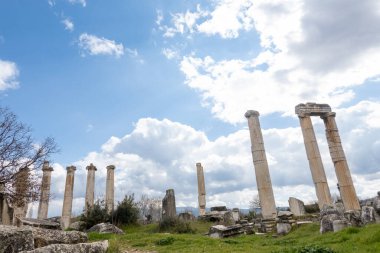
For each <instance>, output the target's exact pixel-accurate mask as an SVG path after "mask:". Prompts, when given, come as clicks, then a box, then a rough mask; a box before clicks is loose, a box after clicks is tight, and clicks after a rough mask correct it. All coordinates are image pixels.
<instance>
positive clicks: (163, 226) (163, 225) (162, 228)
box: [158, 218, 196, 234]
mask: <svg viewBox="0 0 380 253" xmlns="http://www.w3.org/2000/svg"><path fill="white" fill-rule="evenodd" d="M158 231H159V232H172V233H178V234H194V233H195V232H196V230H195V229H193V228H192V227H191V225H190V223H189V222H185V221H182V220H179V219H177V218H166V219H163V220H161V221H160V223H159V224H158Z"/></svg>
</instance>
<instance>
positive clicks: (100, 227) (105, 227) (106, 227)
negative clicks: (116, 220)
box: [87, 223, 124, 234]
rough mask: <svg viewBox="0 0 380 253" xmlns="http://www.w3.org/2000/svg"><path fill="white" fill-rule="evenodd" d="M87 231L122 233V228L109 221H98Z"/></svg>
mask: <svg viewBox="0 0 380 253" xmlns="http://www.w3.org/2000/svg"><path fill="white" fill-rule="evenodd" d="M87 232H98V233H101V234H124V232H123V230H121V229H120V228H118V227H116V226H115V225H113V224H111V223H99V224H96V225H95V226H93V227H91V228H90V229H89V230H87Z"/></svg>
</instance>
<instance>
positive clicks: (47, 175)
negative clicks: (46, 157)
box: [37, 161, 53, 220]
mask: <svg viewBox="0 0 380 253" xmlns="http://www.w3.org/2000/svg"><path fill="white" fill-rule="evenodd" d="M52 171H53V168H52V167H49V162H48V161H45V162H44V164H43V166H42V173H43V174H42V184H41V196H40V204H39V206H38V215H37V219H40V220H42V219H47V216H48V210H49V199H50V183H51V172H52Z"/></svg>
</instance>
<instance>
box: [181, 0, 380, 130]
mask: <svg viewBox="0 0 380 253" xmlns="http://www.w3.org/2000/svg"><path fill="white" fill-rule="evenodd" d="M239 3H240V2H239ZM241 3H246V2H245V1H241ZM247 3H248V2H247ZM228 4H232V2H230V1H222V2H221V3H220V5H218V7H217V8H223V9H224V8H227V7H228V6H229V5H228ZM222 5H223V6H222ZM244 13H245V14H244ZM352 13H355V17H356V18H355V19H352ZM239 15H243V16H244V15H249V17H252V18H253V21H254V27H255V29H256V30H257V32H258V34H259V36H260V42H261V46H262V52H261V53H259V54H258V55H257V56H256V57H255V58H253V59H251V60H240V59H229V60H221V61H215V60H214V59H213V57H211V56H206V57H197V56H196V55H190V56H186V57H184V58H183V60H182V62H181V65H180V68H181V70H182V71H183V73H184V74H185V76H186V83H187V84H188V85H189V86H190V87H192V88H194V89H197V90H198V91H199V92H200V93H201V95H202V98H203V104H204V105H206V106H208V107H210V108H211V111H212V112H213V113H214V115H215V116H216V117H217V118H219V119H221V120H223V121H226V122H230V123H237V122H241V121H244V119H243V118H242V117H241V114H242V113H244V111H245V110H247V109H250V108H252V109H257V110H260V112H261V113H262V114H269V113H273V112H281V113H285V114H288V115H293V110H294V106H295V105H296V104H298V103H299V102H305V101H317V102H324V103H329V104H330V105H332V106H333V107H337V106H340V105H342V104H343V102H348V101H350V100H351V99H352V98H353V97H354V95H355V94H354V93H353V91H352V87H355V86H357V85H361V84H363V83H364V82H366V81H367V80H369V79H371V78H374V77H378V76H379V74H380V69H379V68H377V66H378V65H379V64H380V46H379V45H380V43H379V42H380V39H379V38H378V36H377V35H376V34H377V33H376V32H375V30H376V31H377V30H379V29H380V25H378V24H380V14H379V5H378V4H377V3H376V1H367V2H366V3H365V4H363V3H361V2H356V1H350V3H347V2H343V1H338V0H335V1H328V2H326V3H323V4H320V2H319V1H301V0H299V1H270V2H268V1H255V2H254V3H253V5H252V6H250V7H249V8H248V9H244V8H243V10H240V11H239V14H236V15H235V16H239ZM329 17H334V18H329ZM217 20H218V19H214V21H213V22H217ZM205 22H206V23H207V22H208V21H205ZM209 22H211V21H209ZM247 22H248V21H247ZM218 24H220V25H221V26H222V24H223V22H222V21H220V23H218ZM247 24H250V23H249V22H248V23H247ZM215 27H216V25H215ZM247 27H249V25H247ZM247 29H248V28H247ZM216 31H217V30H215V32H216ZM232 31H237V30H236V29H235V30H234V29H232ZM218 33H221V32H218ZM228 34H231V36H232V35H233V36H235V35H236V36H237V33H234V32H230V33H228Z"/></svg>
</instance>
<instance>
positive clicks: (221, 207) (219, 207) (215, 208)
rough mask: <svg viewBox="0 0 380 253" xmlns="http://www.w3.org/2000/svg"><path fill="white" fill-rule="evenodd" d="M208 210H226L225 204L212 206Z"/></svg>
mask: <svg viewBox="0 0 380 253" xmlns="http://www.w3.org/2000/svg"><path fill="white" fill-rule="evenodd" d="M210 211H211V212H212V211H219V212H220V211H227V207H226V206H213V207H211V208H210Z"/></svg>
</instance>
